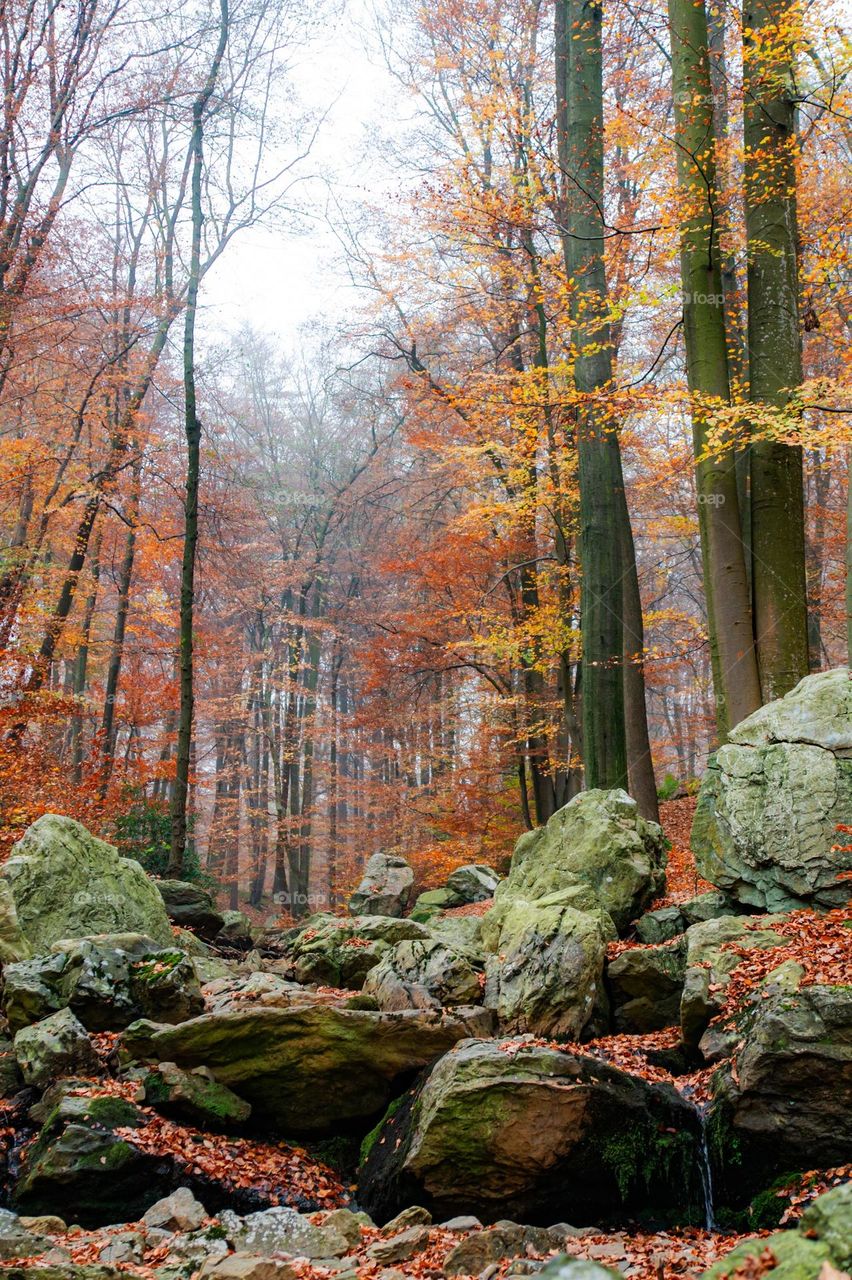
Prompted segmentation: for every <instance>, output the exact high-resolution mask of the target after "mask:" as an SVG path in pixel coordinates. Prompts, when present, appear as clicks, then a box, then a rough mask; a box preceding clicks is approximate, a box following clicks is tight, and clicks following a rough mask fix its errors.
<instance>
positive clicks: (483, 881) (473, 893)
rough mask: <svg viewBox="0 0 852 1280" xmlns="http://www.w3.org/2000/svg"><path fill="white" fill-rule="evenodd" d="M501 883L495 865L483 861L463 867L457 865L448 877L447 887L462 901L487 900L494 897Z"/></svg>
mask: <svg viewBox="0 0 852 1280" xmlns="http://www.w3.org/2000/svg"><path fill="white" fill-rule="evenodd" d="M499 883H500V876H499V874H498V872H496V871H495V870H494V868H493V867H489V866H487V865H486V864H485V863H482V862H471V863H468V864H466V865H465V866H463V867H456V869H455V871H453V872H452V873H451V875H449V876H448V877H447V888H448V889H449V890H450V892H451V893H454V894H455V895H456V897H457V898H458V899H459V901H460V903H465V904H466V903H470V902H486V901H487V900H488V899H489V898H493V897H494V891H495V889H496V888H497V886H498V884H499Z"/></svg>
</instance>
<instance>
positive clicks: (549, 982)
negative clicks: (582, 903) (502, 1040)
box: [485, 890, 614, 1040]
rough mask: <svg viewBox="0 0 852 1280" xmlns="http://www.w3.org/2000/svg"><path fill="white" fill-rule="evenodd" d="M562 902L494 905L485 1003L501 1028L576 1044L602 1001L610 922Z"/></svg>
mask: <svg viewBox="0 0 852 1280" xmlns="http://www.w3.org/2000/svg"><path fill="white" fill-rule="evenodd" d="M586 892H587V891H586ZM567 896H568V897H569V900H570V898H571V896H572V891H571V890H568V891H567ZM565 897H566V894H565V893H553V894H551V895H550V896H549V897H547V898H543V899H540V900H539V901H537V902H530V901H528V900H526V899H520V898H515V899H512V900H511V901H509V902H508V903H506V904H503V905H502V906H501V911H500V917H499V919H500V925H499V930H498V931H497V932H496V934H495V933H494V932H493V931H492V932H491V933H490V935H489V941H490V945H491V947H492V948H493V954H492V955H489V956H488V958H487V961H486V969H485V1005H486V1007H487V1008H489V1009H493V1010H494V1012H495V1014H496V1016H497V1019H498V1021H499V1023H500V1025H501V1027H502V1028H503V1029H504V1030H506V1031H509V1032H527V1031H529V1032H532V1033H533V1034H534V1035H542V1036H562V1037H565V1038H567V1039H571V1040H575V1039H579V1037H580V1034H581V1033H582V1032H583V1030H584V1029H585V1027H586V1026H587V1025H588V1024H589V1022H590V1021H591V1019H592V1017H593V1015H594V1014H595V1012H596V1010H597V1009H598V1008H599V1007H600V1006H601V1004H602V1003H604V1002H605V999H606V997H605V992H604V986H603V967H604V958H605V955H606V943H607V940H608V939H610V938H611V937H612V936H613V934H614V930H613V928H612V925H611V922H610V921H609V918H608V917H604V916H603V913H601V912H600V911H596V912H595V911H592V912H589V911H578V910H575V909H574V907H573V906H570V905H568V904H567V903H566V902H565V900H564V899H565Z"/></svg>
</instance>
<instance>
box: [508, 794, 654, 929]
mask: <svg viewBox="0 0 852 1280" xmlns="http://www.w3.org/2000/svg"><path fill="white" fill-rule="evenodd" d="M665 862H666V840H665V837H664V836H663V832H662V828H661V827H659V826H658V825H657V824H656V823H655V822H646V820H645V819H644V818H642V817H640V815H639V811H638V809H637V808H636V802H635V801H634V800H632V799H631V798H630V797H629V796H628V795H627V794H626V793H625V792H624V791H617V790H616V791H596V790H592V791H583V792H581V793H580V795H578V796H575V797H574V799H573V800H571V801H569V803H568V804H566V805H565V806H564V808H562V809H559V810H557V812H556V813H555V814H554V815H553V817H552V818H551V819H550V820H549V822H548V823H547V825H546V826H544V827H539V828H537V829H536V830H535V831H530V832H527V834H526V835H523V836H521V838H520V840H519V841H518V843H517V844H516V845H515V852H514V854H513V855H512V865H511V868H510V871H509V875H508V878H507V879H506V880H503V881H501V883H500V884H499V885H498V887H497V890H496V892H495V895H494V903H495V905H494V908H493V910H494V911H497V912H499V910H500V909H501V907H503V906H504V905H505V904H507V903H508V902H509V901H510V900H513V899H518V898H522V899H524V900H527V901H538V900H540V899H542V898H547V897H549V896H550V895H551V894H553V893H556V892H560V891H563V890H565V889H567V888H569V887H572V886H576V887H582V888H585V889H586V890H587V891H588V898H587V900H586V901H580V900H578V901H577V902H576V903H575V905H576V906H577V907H578V909H579V910H587V909H588V908H589V907H593V908H594V907H600V908H602V909H603V910H604V911H606V912H607V913H608V914H609V915H610V916H611V918H612V920H613V922H614V924H615V926H616V928H617V929H618V930H619V932H620V933H623V932H624V931H625V930H626V929H627V927H628V925H629V924H630V923H631V922H632V921H634V920H635V919H637V917H638V916H640V915H641V913H642V912H643V910H644V909H645V907H647V906H648V904H649V902H650V901H651V900H652V899H653V898H655V897H657V896H658V895H659V894H660V893H661V892H662V890H663V888H664V886H665V872H664V867H665ZM586 902H588V906H587V905H586ZM489 914H491V913H489ZM486 918H487V917H486Z"/></svg>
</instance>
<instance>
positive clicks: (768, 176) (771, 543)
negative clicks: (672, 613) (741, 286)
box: [743, 0, 808, 702]
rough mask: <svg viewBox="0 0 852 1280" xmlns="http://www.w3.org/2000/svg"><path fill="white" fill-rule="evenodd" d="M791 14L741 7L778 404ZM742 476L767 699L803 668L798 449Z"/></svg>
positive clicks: (790, 357)
mask: <svg viewBox="0 0 852 1280" xmlns="http://www.w3.org/2000/svg"><path fill="white" fill-rule="evenodd" d="M791 13H792V4H791V3H790V0H751V2H750V3H749V4H748V5H747V6H746V8H745V10H744V12H743V72H744V101H745V105H744V117H745V123H744V141H745V168H744V177H745V197H746V201H745V203H746V239H747V257H748V347H749V386H750V398H751V401H752V403H753V404H758V405H770V406H773V407H775V408H778V409H784V408H785V407H786V406H787V405H788V404H789V403H790V399H791V392H792V393H793V394H795V392H796V388H797V387H798V386H799V384H800V383H801V381H802V342H801V333H800V330H799V268H798V231H797V217H796V106H795V100H794V96H793V67H792V63H791V58H792V54H791V52H790V41H791V39H792V36H791V34H790V33H789V31H788V30H786V28H787V27H788V26H789V23H790V21H791ZM751 482H752V496H751V552H752V591H753V596H754V634H755V639H756V644H757V658H758V667H759V671H760V687H761V692H762V695H763V700H764V702H769V701H771V700H772V699H773V698H780V697H782V696H783V695H784V694H785V693H787V692H788V690H789V689H791V688H792V687H793V686H794V685H795V684H797V683H798V681H799V680H801V679H802V677H803V676H805V675H807V673H808V622H807V590H806V585H805V504H804V484H803V477H802V451H801V449H800V448H797V447H793V446H791V445H788V444H784V443H782V442H779V441H775V440H758V441H756V442H755V444H754V445H753V447H752V451H751Z"/></svg>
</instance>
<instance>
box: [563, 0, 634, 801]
mask: <svg viewBox="0 0 852 1280" xmlns="http://www.w3.org/2000/svg"><path fill="white" fill-rule="evenodd" d="M601 28H602V11H601V7H600V5H599V4H598V3H596V2H595V0H585V2H584V0H557V5H556V84H557V130H558V153H559V162H560V168H561V170H562V187H563V199H562V202H561V203H562V221H563V226H562V244H563V252H564V256H565V266H566V270H567V273H568V276H569V278H570V279H571V280H572V282H573V292H572V299H571V302H572V307H571V309H572V322H573V326H574V346H575V359H574V381H575V384H576V388H577V391H578V393H579V398H580V403H579V406H578V410H577V450H578V458H579V477H580V541H579V546H580V560H581V566H582V575H583V576H582V584H581V590H580V615H581V621H580V627H581V632H582V642H583V656H582V690H583V751H584V764H585V774H586V785H587V786H588V787H624V788H626V787H627V785H628V776H627V739H626V727H625V712H624V671H623V654H624V627H623V617H622V608H623V601H622V574H623V563H622V554H621V546H622V541H621V519H620V501H621V498H620V497H619V490H620V487H621V467H620V457H619V445H618V436H617V424H616V423H615V422H614V421H613V420H612V418H611V416H610V414H609V413H608V411H607V408H606V405H605V401H604V396H603V391H604V389H605V388H606V387H607V386H608V385H609V384H610V382H611V381H612V348H611V341H610V333H609V316H608V299H607V285H606V271H605V267H604V256H603V250H604V239H603V236H604V222H603V208H604V181H603V177H604V171H603V170H604V158H603V141H604V140H603V60H602V59H603V55H602V43H601Z"/></svg>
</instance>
